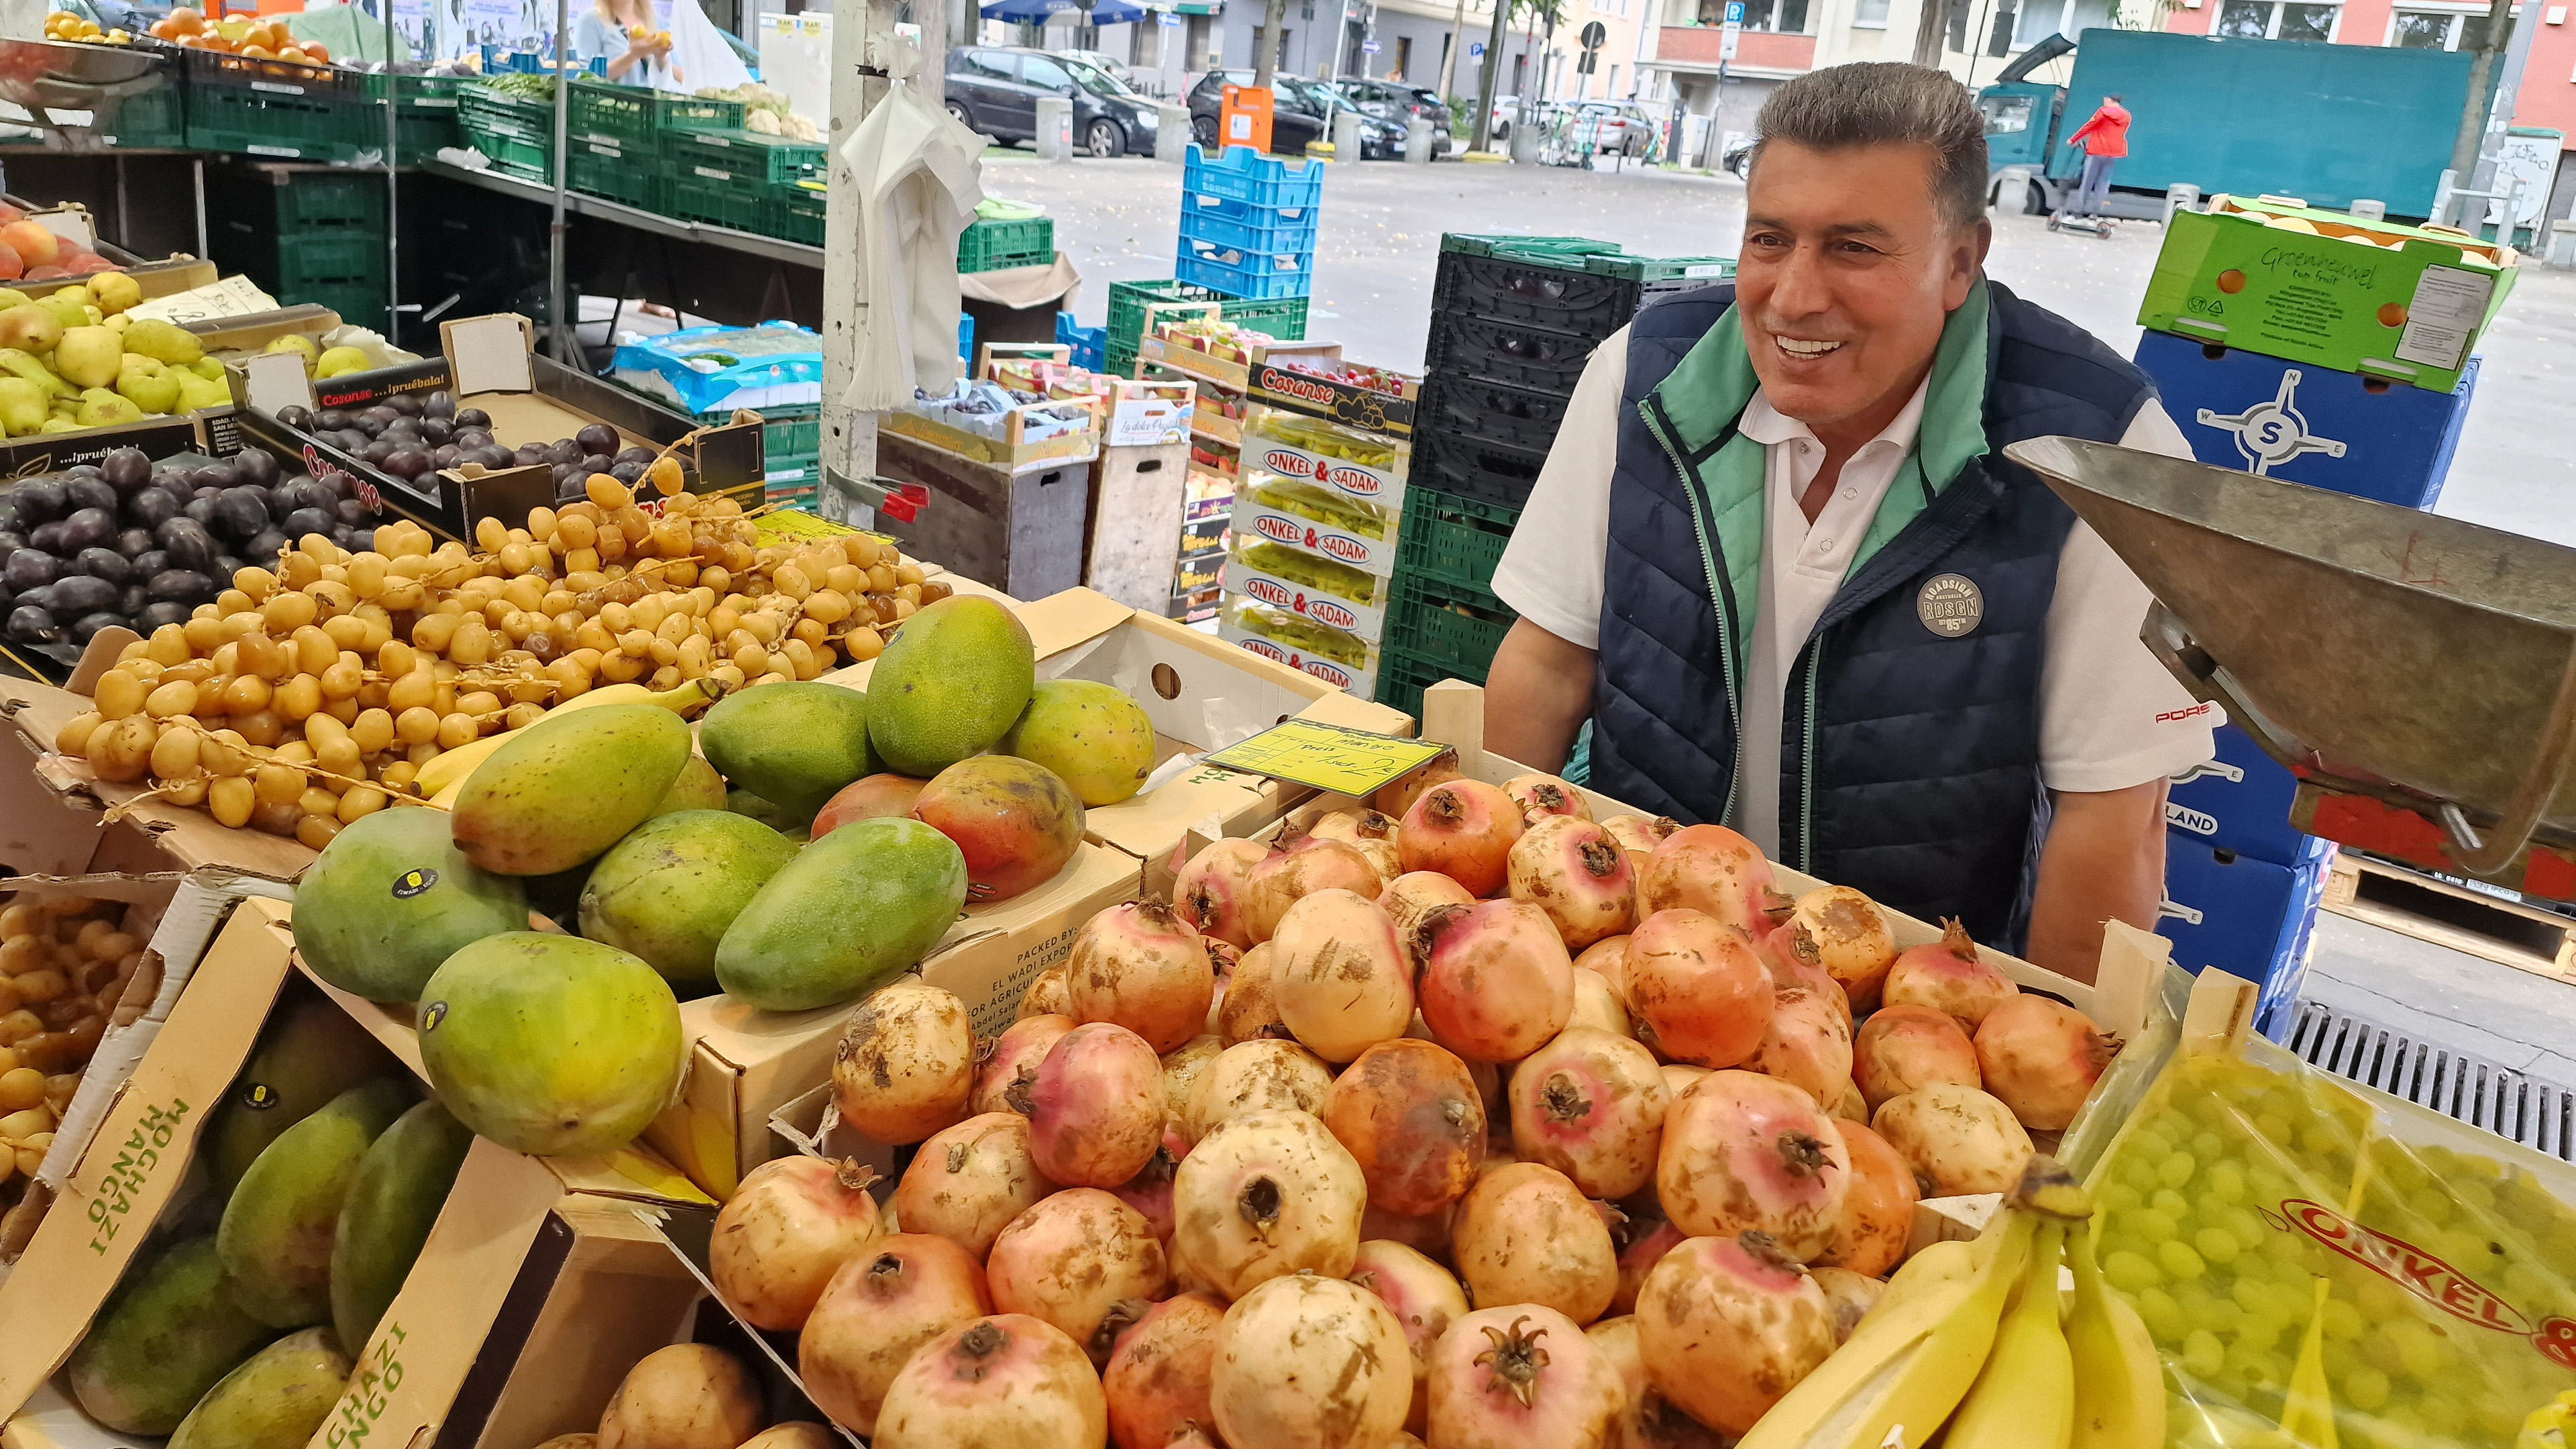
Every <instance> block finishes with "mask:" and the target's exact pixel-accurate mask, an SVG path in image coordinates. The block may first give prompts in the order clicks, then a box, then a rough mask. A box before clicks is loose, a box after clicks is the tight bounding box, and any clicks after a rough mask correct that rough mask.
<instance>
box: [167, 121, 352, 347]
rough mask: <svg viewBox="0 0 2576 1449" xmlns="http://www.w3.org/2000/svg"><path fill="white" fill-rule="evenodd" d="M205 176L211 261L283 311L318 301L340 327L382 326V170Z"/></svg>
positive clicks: (238, 170)
mask: <svg viewBox="0 0 2576 1449" xmlns="http://www.w3.org/2000/svg"><path fill="white" fill-rule="evenodd" d="M378 114H379V116H380V117H381V115H382V113H381V112H379V113H378ZM209 174H210V175H211V176H215V177H217V178H218V179H217V180H215V181H214V182H213V183H211V189H212V190H213V191H214V196H213V197H212V206H211V210H212V211H213V213H214V215H215V216H217V217H219V218H221V230H219V231H218V232H216V233H215V238H214V251H215V260H217V261H218V262H220V263H222V264H223V265H224V266H225V267H226V268H227V269H228V270H235V271H239V272H240V273H241V274H242V275H244V276H246V277H248V278H250V279H251V281H252V282H253V283H255V284H257V285H258V287H259V289H260V290H261V291H264V292H266V293H268V294H269V295H270V296H272V297H275V298H276V299H277V300H278V301H279V302H280V303H281V304H283V305H286V306H293V305H295V304H297V303H299V302H318V303H320V304H321V305H323V306H325V307H328V308H330V309H331V310H332V311H334V312H337V313H339V314H340V320H341V321H343V322H348V323H352V324H355V325H357V326H360V327H369V328H373V329H375V330H376V331H379V332H381V331H383V330H385V327H386V325H387V322H388V319H389V317H390V315H391V314H390V312H389V311H388V306H389V303H390V296H389V294H390V292H391V291H392V288H391V287H390V286H388V285H387V279H388V275H389V274H388V273H387V271H386V257H385V179H384V177H383V175H382V174H380V173H375V172H363V171H316V170H287V169H283V168H267V167H259V168H244V167H224V168H220V170H217V171H210V173H209Z"/></svg>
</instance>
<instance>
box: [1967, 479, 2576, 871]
mask: <svg viewBox="0 0 2576 1449" xmlns="http://www.w3.org/2000/svg"><path fill="white" fill-rule="evenodd" d="M2005 454H2006V456H2008V457H2010V458H2012V459H2013V460H2014V461H2015V462H2018V463H2020V464H2022V465H2023V466H2025V467H2028V468H2030V469H2032V470H2033V471H2035V472H2037V473H2038V474H2039V475H2040V476H2041V477H2042V478H2045V479H2046V480H2047V481H2048V484H2049V486H2050V487H2051V488H2053V489H2055V490H2056V492H2057V495H2058V496H2059V497H2061V498H2063V499H2065V500H2066V502H2067V504H2068V505H2069V506H2070V507H2072V508H2073V509H2074V510H2075V511H2076V513H2077V514H2078V515H2079V516H2081V517H2082V518H2083V519H2084V521H2085V522H2086V523H2088V524H2090V525H2091V526H2092V528H2093V531H2094V532H2096V533H2098V534H2100V535H2101V536H2102V539H2103V541H2104V542H2106V543H2108V544H2109V545H2110V546H2111V548H2112V549H2113V551H2115V552H2117V553H2118V554H2119V555H2120V557H2121V559H2122V560H2123V561H2124V562H2126V563H2127V564H2128V565H2129V567H2130V568H2131V569H2132V570H2133V571H2135V572H2136V573H2137V575H2138V577H2139V579H2140V580H2142V581H2143V582H2144V583H2145V584H2146V586H2147V588H2148V589H2149V590H2150V591H2152V592H2153V593H2154V594H2155V596H2156V601H2157V602H2156V604H2155V605H2154V607H2153V608H2151V609H2150V610H2149V611H2148V616H2147V623H2146V627H2145V629H2144V630H2143V631H2142V634H2141V637H2142V638H2144V639H2145V641H2146V644H2147V647H2148V648H2150V649H2152V650H2154V651H2155V653H2156V656H2157V657H2158V658H2159V659H2161V660H2163V661H2164V664H2165V667H2166V668H2168V669H2170V670H2172V671H2173V673H2174V677H2175V678H2177V679H2180V680H2181V681H2182V682H2183V683H2184V685H2186V686H2187V687H2189V688H2190V690H2191V692H2192V693H2193V694H2194V695H2196V696H2198V697H2199V698H2201V699H2204V700H2208V701H2211V702H2213V703H2216V704H2218V705H2220V706H2222V707H2224V708H2225V709H2226V711H2227V713H2228V716H2229V718H2230V719H2232V720H2233V721H2234V722H2235V723H2236V724H2237V725H2238V726H2240V727H2241V728H2243V729H2244V730H2245V732H2246V733H2247V734H2248V735H2250V736H2252V737H2253V738H2254V740H2255V741H2256V742H2257V743H2259V744H2260V745H2261V746H2262V747H2263V750H2264V752H2265V753H2267V754H2269V755H2270V756H2272V758H2274V759H2275V760H2278V761H2280V762H2281V764H2282V765H2283V766H2285V767H2287V768H2288V769H2289V770H2290V772H2291V773H2292V774H2293V775H2295V776H2297V777H2298V781H2299V790H2298V798H2297V801H2296V803H2295V804H2294V805H2293V806H2292V808H2291V815H2290V818H2291V821H2292V823H2294V824H2296V825H2298V826H2299V827H2300V828H2301V829H2303V830H2306V831H2308V832H2309V833H2311V834H2315V835H2320V836H2323V837H2325V838H2327V839H2329V840H2335V841H2340V842H2342V843H2344V844H2347V845H2353V846H2358V847H2360V848H2362V849H2365V850H2369V851H2372V852H2375V853H2377V854H2381V855H2386V856H2392V857H2394V858H2397V859H2400V860H2405V861H2408V862H2410V863H2413V864H2416V865H2419V866H2423V867H2425V868H2427V869H2431V870H2438V871H2448V872H2452V873H2456V874H2460V875H2467V876H2475V877H2479V878H2482V879H2487V880H2492V881H2494V882H2496V883H2498V884H2500V885H2505V886H2509V887H2512V888H2514V889H2518V890H2520V891H2523V892H2524V893H2526V894H2528V895H2533V896H2539V897H2543V898H2546V899H2549V900H2555V901H2570V900H2576V782H2571V779H2570V774H2571V771H2570V768H2569V767H2570V763H2571V761H2576V549H2568V548H2562V547H2560V546H2558V545H2556V544H2550V543H2543V542H2541V541H2539V540H2537V539H2531V538H2524V537H2522V536H2521V535H2519V534H2512V533H2505V532H2502V531H2500V530H2497V529H2492V528H2481V527H2479V526H2478V525H2476V524H2473V523H2464V522H2461V521H2460V520H2458V519H2454V518H2442V517H2439V516H2437V515H2434V514H2430V513H2420V512H2417V511H2415V510H2414V509H2411V508H2401V507H2397V506H2395V505H2393V504H2387V503H2378V502H2374V501H2372V500H2370V499H2366V498H2354V497H2349V496H2347V495H2345V494H2341V493H2330V492H2327V491H2325V490H2323V489H2318V488H2308V487H2304V486H2301V485H2299V484H2295V483H2284V482H2280V481H2278V480H2275V479H2270V478H2258V477H2255V476H2254V475H2252V474H2250V473H2238V472H2233V471H2230V470H2228V469H2224V468H2212V467H2209V466H2207V465H2206V464H2201V463H2194V462H2189V461H2184V460H2180V459H2174V458H2166V457H2160V456H2157V455H2155V454H2150V453H2138V452H2132V451H2129V450H2127V449H2124V448H2117V447H2112V446H2110V445H2108V444H2102V443H2089V442H2083V441H2079V440H2077V439H2073V438H2034V439H2031V440H2029V441H2027V442H2021V443H2016V444H2013V445H2012V446H2011V447H2009V448H2007V449H2005Z"/></svg>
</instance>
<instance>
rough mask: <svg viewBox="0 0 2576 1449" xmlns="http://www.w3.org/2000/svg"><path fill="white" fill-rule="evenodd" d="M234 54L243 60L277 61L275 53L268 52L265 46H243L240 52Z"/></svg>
mask: <svg viewBox="0 0 2576 1449" xmlns="http://www.w3.org/2000/svg"><path fill="white" fill-rule="evenodd" d="M234 54H236V55H239V56H240V57H241V58H242V59H244V60H275V59H277V54H276V52H274V51H272V50H270V49H269V48H268V47H267V46H265V45H245V46H243V47H242V48H241V49H240V50H238V51H235V52H234Z"/></svg>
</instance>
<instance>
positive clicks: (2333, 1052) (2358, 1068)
mask: <svg viewBox="0 0 2576 1449" xmlns="http://www.w3.org/2000/svg"><path fill="white" fill-rule="evenodd" d="M2290 1050H2291V1051H2293V1052H2296V1053H2297V1054H2298V1055H2299V1056H2300V1058H2301V1059H2303V1060H2305V1061H2308V1062H2310V1063H2313V1064H2314V1065H2317V1066H2320V1067H2323V1068H2325V1069H2326V1070H2327V1071H2330V1072H2334V1073H2336V1074H2338V1075H2341V1076H2346V1077H2350V1078H2352V1079H2353V1080H2354V1081H2356V1082H2359V1083H2361V1084H2362V1085H2364V1086H2367V1087H2376V1088H2378V1089H2379V1090H2380V1091H2383V1092H2386V1093H2388V1094H2389V1095H2390V1096H2393V1097H2403V1098H2405V1099H2406V1100H2407V1101H2409V1102H2413V1103H2415V1104H2416V1105H2418V1106H2421V1107H2430V1108H2431V1109H2433V1110H2434V1111H2436V1112H2439V1113H2441V1114H2442V1115H2444V1116H2446V1117H2453V1118H2457V1119H2458V1120H2460V1121H2462V1122H2466V1123H2468V1124H2469V1125H2470V1126H2472V1127H2482V1128H2485V1129H2486V1130H2487V1131H2489V1132H2493V1133H2494V1134H2496V1135H2497V1136H2499V1137H2504V1138H2508V1139H2510V1140H2512V1141H2515V1142H2519V1143H2521V1144H2522V1145H2523V1146H2525V1147H2528V1148H2531V1149H2532V1150H2534V1151H2536V1152H2546V1153H2548V1154H2549V1155H2550V1156H2552V1157H2556V1158H2560V1159H2563V1160H2566V1161H2570V1162H2576V1095H2571V1094H2570V1093H2569V1091H2568V1089H2567V1088H2565V1087H2561V1086H2558V1085H2557V1084H2555V1083H2552V1082H2542V1081H2535V1080H2534V1079H2532V1078H2531V1077H2528V1076H2525V1075H2524V1074H2522V1073H2521V1072H2517V1071H2513V1070H2510V1069H2508V1068H2505V1067H2501V1066H2498V1065H2496V1064H2495V1063H2494V1062H2490V1061H2487V1060H2485V1059H2483V1058H2480V1057H2473V1056H2470V1055H2469V1054H2467V1053H2466V1052H2461V1051H2456V1050H2453V1049H2452V1048H2450V1047H2445V1046H2437V1045H2435V1044H2433V1043H2431V1042H2425V1041H2417V1040H2415V1039H2414V1038H2412V1037H2409V1036H2408V1035H2407V1034H2406V1033H2404V1032H2401V1031H2397V1030H2394V1029H2392V1028H2389V1027H2385V1026H2380V1025H2378V1024H2377V1023H2375V1022H2370V1021H2365V1020H2363V1019H2362V1018H2361V1017H2358V1016H2355V1015H2353V1014H2352V1013H2351V1012H2348V1011H2340V1010H2337V1009H2336V1008H2334V1007H2331V1006H2327V1005H2325V1004H2324V1003H2322V1002H2315V1001H2309V1002H2302V1003H2301V1004H2300V1006H2299V1016H2298V1021H2297V1024H2296V1025H2294V1026H2293V1027H2292V1028H2291V1029H2290Z"/></svg>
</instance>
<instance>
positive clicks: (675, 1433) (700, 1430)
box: [216, 1333, 764, 1449]
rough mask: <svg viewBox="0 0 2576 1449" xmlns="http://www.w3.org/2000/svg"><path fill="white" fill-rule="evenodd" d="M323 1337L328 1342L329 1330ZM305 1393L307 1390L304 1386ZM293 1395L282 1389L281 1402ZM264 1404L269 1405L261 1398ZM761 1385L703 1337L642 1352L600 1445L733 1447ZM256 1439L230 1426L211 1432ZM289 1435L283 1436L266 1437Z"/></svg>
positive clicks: (751, 1430)
mask: <svg viewBox="0 0 2576 1449" xmlns="http://www.w3.org/2000/svg"><path fill="white" fill-rule="evenodd" d="M322 1339H323V1341H324V1342H325V1343H334V1342H336V1340H334V1339H332V1338H331V1337H330V1336H329V1335H328V1334H327V1333H326V1334H323V1335H322ZM305 1392H306V1393H310V1392H311V1390H310V1389H307V1390H305ZM294 1397H295V1395H294V1394H293V1391H292V1390H290V1391H288V1394H287V1395H286V1402H288V1403H292V1402H293V1401H294ZM262 1407H267V1405H263V1406H262ZM763 1417H764V1415H763V1414H762V1413H761V1403H760V1385H759V1384H758V1383H757V1382H756V1381H755V1380H754V1379H753V1378H752V1376H751V1373H750V1371H749V1370H747V1369H745V1368H744V1367H743V1364H742V1360H740V1359H738V1358H736V1357H734V1356H733V1355H732V1354H729V1353H727V1352H725V1351H724V1350H723V1349H721V1348H717V1347H716V1346H715V1345H713V1344H706V1343H675V1344H672V1345H670V1346H669V1347H667V1348H657V1349H655V1350H653V1351H652V1352H651V1353H648V1354H646V1355H644V1357H643V1358H642V1359H641V1360H639V1361H638V1362H637V1363H636V1365H635V1366H634V1367H633V1368H631V1369H628V1370H627V1371H626V1377H625V1378H624V1379H623V1380H622V1381H620V1382H619V1384H618V1385H617V1392H616V1393H615V1394H614V1395H613V1396H611V1397H610V1399H609V1401H608V1407H607V1408H606V1409H605V1410H603V1411H601V1413H600V1416H599V1433H598V1436H597V1438H596V1440H595V1441H594V1444H595V1446H603V1449H646V1446H654V1449H731V1446H735V1445H739V1444H741V1443H742V1442H743V1441H744V1440H746V1439H748V1438H750V1437H751V1436H752V1435H753V1434H755V1433H757V1432H759V1429H760V1421H761V1419H762V1418H763ZM236 1436H238V1440H237V1442H256V1441H257V1438H258V1437H262V1436H256V1435H252V1434H248V1433H245V1432H244V1431H241V1430H235V1431H234V1432H233V1433H230V1434H219V1435H217V1436H216V1437H219V1438H226V1439H234V1438H236ZM265 1437H267V1438H269V1439H272V1440H274V1441H276V1442H280V1443H284V1442H289V1441H288V1440H287V1439H286V1436H284V1435H281V1434H275V1433H271V1434H270V1435H267V1436H265Z"/></svg>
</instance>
